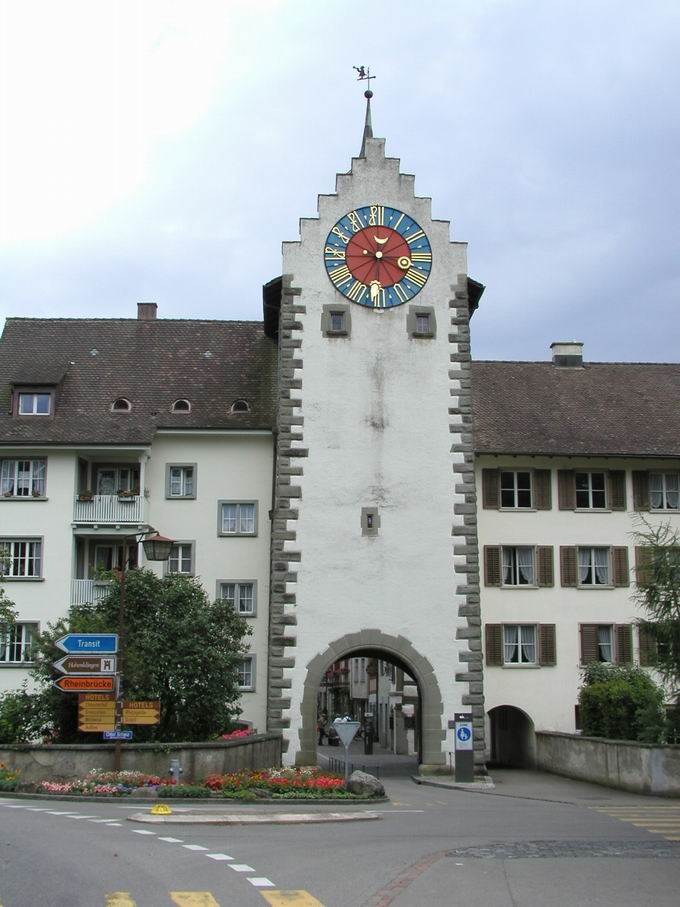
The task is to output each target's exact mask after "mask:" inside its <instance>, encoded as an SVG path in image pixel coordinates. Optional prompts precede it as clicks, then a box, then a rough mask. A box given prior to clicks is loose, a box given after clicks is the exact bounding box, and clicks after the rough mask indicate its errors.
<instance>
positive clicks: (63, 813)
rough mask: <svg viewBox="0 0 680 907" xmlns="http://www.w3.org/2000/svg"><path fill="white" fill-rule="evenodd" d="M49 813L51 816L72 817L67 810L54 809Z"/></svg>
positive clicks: (49, 810)
mask: <svg viewBox="0 0 680 907" xmlns="http://www.w3.org/2000/svg"><path fill="white" fill-rule="evenodd" d="M47 812H48V813H49V814H50V815H51V816H70V815H71V813H69V812H67V811H66V810H53V809H48V810H47Z"/></svg>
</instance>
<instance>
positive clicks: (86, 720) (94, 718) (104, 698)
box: [78, 693, 116, 733]
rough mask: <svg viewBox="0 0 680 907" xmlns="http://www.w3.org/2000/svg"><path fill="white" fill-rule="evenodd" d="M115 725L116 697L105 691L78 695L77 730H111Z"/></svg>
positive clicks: (91, 731)
mask: <svg viewBox="0 0 680 907" xmlns="http://www.w3.org/2000/svg"><path fill="white" fill-rule="evenodd" d="M115 727H116V699H115V697H114V696H112V695H108V694H106V693H84V694H81V695H80V696H79V697H78V730H79V731H85V732H86V733H94V732H95V731H112V730H114V729H115Z"/></svg>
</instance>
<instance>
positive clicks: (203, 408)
mask: <svg viewBox="0 0 680 907" xmlns="http://www.w3.org/2000/svg"><path fill="white" fill-rule="evenodd" d="M276 355H277V352H276V344H275V342H274V341H273V340H271V339H270V338H268V337H266V336H265V334H264V329H263V325H262V323H261V322H255V321H198V320H197V321H193V320H184V319H181V320H180V319H158V320H155V319H154V320H151V321H145V320H135V319H93V318H83V319H80V318H73V319H71V318H68V319H42V318H9V319H8V320H7V322H6V324H5V330H4V332H3V335H2V339H1V340H0V441H1V442H2V443H4V444H12V443H16V444H81V443H82V444H149V443H150V442H151V440H152V438H153V435H154V432H155V431H156V430H157V429H162V428H166V429H167V428H174V429H181V428H187V429H222V430H225V429H226V430H242V429H265V430H271V429H272V426H273V424H274V396H275V386H274V385H275V381H276ZM41 385H42V386H52V387H54V388H55V389H56V408H55V412H54V416H50V417H40V416H25V417H20V418H19V417H16V416H12V415H11V412H10V409H11V393H12V387H13V386H15V387H17V386H33V387H38V386H41ZM119 397H124V398H126V399H127V400H129V401H130V403H131V404H132V409H131V411H130V412H111V405H112V403H113V402H114V400H116V399H117V398H119ZM178 399H186V400H188V401H189V402H190V404H191V410H190V412H187V413H172V412H171V406H172V404H173V403H174V401H175V400H178ZM235 400H245V401H247V403H248V405H249V407H250V411H249V412H238V413H232V412H231V405H232V403H233V402H234V401H235Z"/></svg>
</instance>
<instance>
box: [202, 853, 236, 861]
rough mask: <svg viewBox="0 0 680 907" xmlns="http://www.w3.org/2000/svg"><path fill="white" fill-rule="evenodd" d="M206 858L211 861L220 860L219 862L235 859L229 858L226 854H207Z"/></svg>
mask: <svg viewBox="0 0 680 907" xmlns="http://www.w3.org/2000/svg"><path fill="white" fill-rule="evenodd" d="M206 857H208V859H209V860H218V861H221V860H233V859H234V858H233V857H229V856H227V854H226V853H207V854H206Z"/></svg>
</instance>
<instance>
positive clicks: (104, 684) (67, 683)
mask: <svg viewBox="0 0 680 907" xmlns="http://www.w3.org/2000/svg"><path fill="white" fill-rule="evenodd" d="M53 683H54V686H55V687H57V689H59V690H61V691H62V693H113V692H114V690H115V678H114V677H113V676H108V677H107V676H100V677H78V676H76V677H69V676H66V677H59V678H58V679H57V680H55V681H53Z"/></svg>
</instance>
